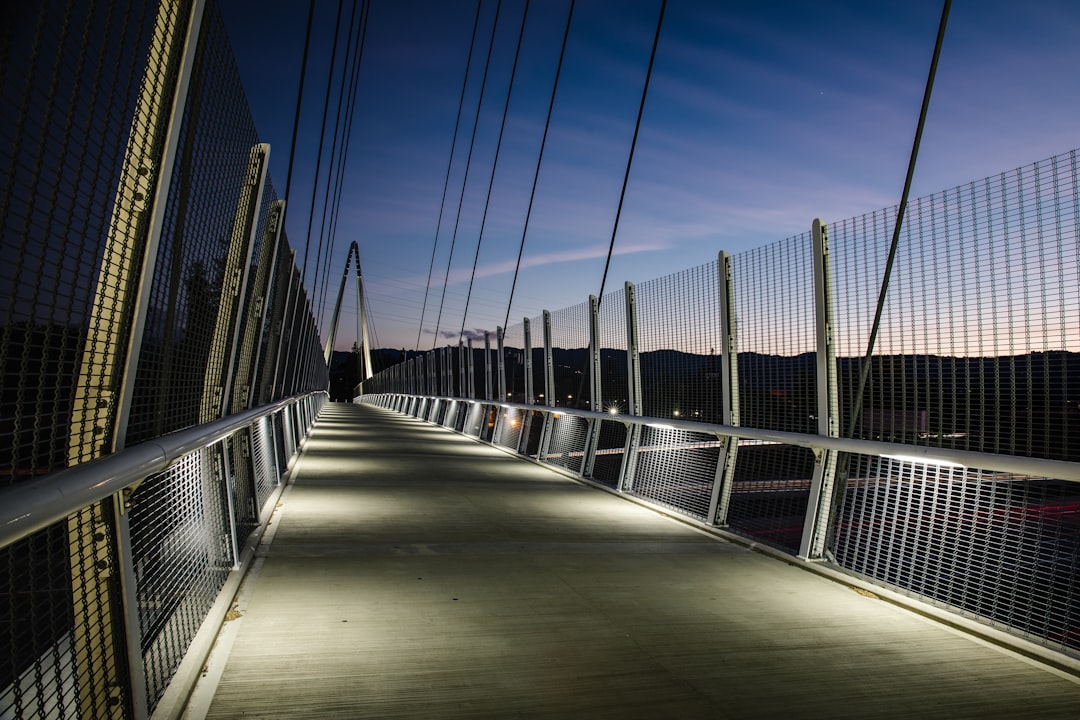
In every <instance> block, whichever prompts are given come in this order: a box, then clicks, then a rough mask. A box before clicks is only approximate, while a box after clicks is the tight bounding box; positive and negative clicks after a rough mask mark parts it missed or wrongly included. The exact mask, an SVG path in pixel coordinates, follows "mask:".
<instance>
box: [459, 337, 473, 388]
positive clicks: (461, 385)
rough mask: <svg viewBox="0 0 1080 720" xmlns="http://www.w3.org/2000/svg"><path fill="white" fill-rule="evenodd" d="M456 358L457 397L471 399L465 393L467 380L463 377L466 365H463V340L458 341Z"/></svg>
mask: <svg viewBox="0 0 1080 720" xmlns="http://www.w3.org/2000/svg"><path fill="white" fill-rule="evenodd" d="M457 356H458V357H457V366H458V386H457V397H471V395H469V393H468V392H466V388H467V387H468V382H467V379H466V376H465V365H466V363H465V341H464V340H458V352H457Z"/></svg>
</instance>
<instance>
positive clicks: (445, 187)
mask: <svg viewBox="0 0 1080 720" xmlns="http://www.w3.org/2000/svg"><path fill="white" fill-rule="evenodd" d="M483 4H484V2H483V0H479V2H477V3H476V17H475V19H474V20H473V29H472V39H471V40H470V41H469V53H468V55H467V56H466V58H465V77H464V79H463V80H462V81H461V98H460V99H459V100H458V111H457V120H455V121H454V135H453V139H452V140H451V141H450V159H449V160H448V161H447V163H446V180H445V181H444V182H443V192H442V201H441V202H440V203H439V217H438V220H437V221H436V223H435V239H434V241H433V242H432V244H431V264H430V265H429V266H428V279H427V284H426V285H424V303H423V305H422V306H421V308H420V324H419V326H418V327H417V328H416V350H420V335H421V334H422V333H423V332H424V315H425V314H426V313H427V301H428V293H429V292H430V291H431V275H432V273H433V272H434V271H435V251H436V250H437V249H438V247H439V231H440V230H441V229H442V216H443V211H444V210H445V208H446V193H447V192H448V191H449V189H450V170H451V168H453V166H454V150H455V149H456V148H457V138H458V130H459V129H460V127H461V112H462V110H464V109H465V89H466V88H467V87H468V85H469V69H470V68H471V67H472V55H473V50H474V49H475V47H476V30H477V28H479V26H480V8H481V7H482V6H483Z"/></svg>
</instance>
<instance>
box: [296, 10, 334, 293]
mask: <svg viewBox="0 0 1080 720" xmlns="http://www.w3.org/2000/svg"><path fill="white" fill-rule="evenodd" d="M343 5H344V0H338V9H337V19H336V20H335V21H334V42H333V44H332V46H331V49H330V72H329V73H327V75H326V97H325V99H324V100H323V113H322V127H321V128H320V129H319V149H318V151H317V152H316V153H315V182H314V183H313V184H312V188H311V209H310V210H309V211H308V223H307V244H306V245H305V246H304V267H303V274H302V277H304V278H305V279H306V278H307V263H308V248H310V246H311V224H312V221H313V220H314V218H315V198H316V197H318V195H319V173H320V172H321V169H322V152H323V140H324V139H325V138H326V117H327V115H329V114H330V95H331V89H332V88H333V79H334V66H335V64H336V63H337V44H338V36H339V35H340V34H341V8H342V6H343ZM339 109H340V108H339ZM318 252H320V253H321V252H322V243H321V242H320V243H319V247H318ZM318 285H319V262H318V259H317V258H316V261H315V281H314V282H313V283H312V286H311V301H312V303H314V302H315V298H316V295H315V290H316V288H317V287H318Z"/></svg>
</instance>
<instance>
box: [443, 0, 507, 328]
mask: <svg viewBox="0 0 1080 720" xmlns="http://www.w3.org/2000/svg"><path fill="white" fill-rule="evenodd" d="M501 10H502V0H499V2H498V4H496V5H495V20H494V21H493V22H492V24H491V40H490V41H489V42H488V51H487V60H486V61H485V62H484V75H483V77H482V78H481V80H480V97H479V98H478V99H477V101H476V117H475V118H474V119H473V129H472V138H471V139H470V140H469V153H468V155H466V157H465V177H464V178H462V180H461V195H460V196H459V197H458V209H457V217H456V218H455V220H454V232H453V234H452V235H451V236H450V254H449V256H448V257H447V258H446V276H445V277H444V278H443V289H442V299H441V300H440V301H439V314H438V316H437V317H436V319H435V332H434V337H433V338H432V341H431V347H432V349H434V348H435V346H436V345H437V344H438V342H439V328H440V327H441V325H442V314H443V307H444V305H445V304H446V286H447V285H448V284H449V283H450V266H451V264H452V263H453V262H454V245H455V244H456V243H457V234H458V228H459V227H460V226H461V209H462V206H463V205H464V204H465V189H466V188H467V187H468V186H469V169H470V168H471V166H472V154H473V150H475V149H476V131H477V128H478V127H479V126H480V111H481V110H482V109H483V107H484V92H485V90H487V78H488V71H489V70H491V54H492V51H493V50H494V49H495V36H496V35H497V34H498V31H499V13H500V11H501Z"/></svg>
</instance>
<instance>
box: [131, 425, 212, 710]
mask: <svg viewBox="0 0 1080 720" xmlns="http://www.w3.org/2000/svg"><path fill="white" fill-rule="evenodd" d="M224 492H225V482H224V478H223V473H222V466H221V450H220V447H218V446H215V447H213V448H207V449H205V450H201V451H198V452H195V453H191V454H189V455H187V456H185V457H184V458H182V459H181V460H180V461H178V462H177V463H176V464H175V465H174V466H173V467H172V468H170V469H169V470H168V471H167V472H165V473H162V474H160V475H156V476H153V477H151V478H148V479H147V480H146V481H145V482H143V484H142V485H140V486H139V489H138V490H137V491H136V492H135V494H134V495H133V496H132V503H133V506H132V508H131V550H132V555H133V557H134V563H135V580H136V586H137V595H138V609H139V628H140V631H141V633H142V651H143V664H144V666H145V671H146V691H147V697H148V698H149V703H150V708H151V710H153V708H154V707H155V706H156V705H157V702H158V701H159V700H160V698H161V694H162V693H163V692H164V690H165V687H166V686H167V685H168V683H169V680H171V679H172V676H173V673H174V672H175V670H176V668H177V666H178V665H179V664H180V661H181V660H182V659H183V657H184V654H185V653H186V652H187V649H188V646H189V645H190V643H191V639H192V638H193V637H194V636H195V633H196V631H197V630H198V629H199V626H200V625H201V624H202V621H203V619H204V618H205V617H206V614H207V612H209V610H210V607H211V605H213V603H214V600H215V598H216V597H217V594H218V592H219V591H220V590H221V588H222V586H223V585H224V584H225V579H226V576H227V575H228V574H229V571H230V569H231V568H232V564H233V558H232V550H231V547H230V541H229V538H228V535H229V532H228V529H227V526H226V516H227V513H226V504H225V499H224Z"/></svg>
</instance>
